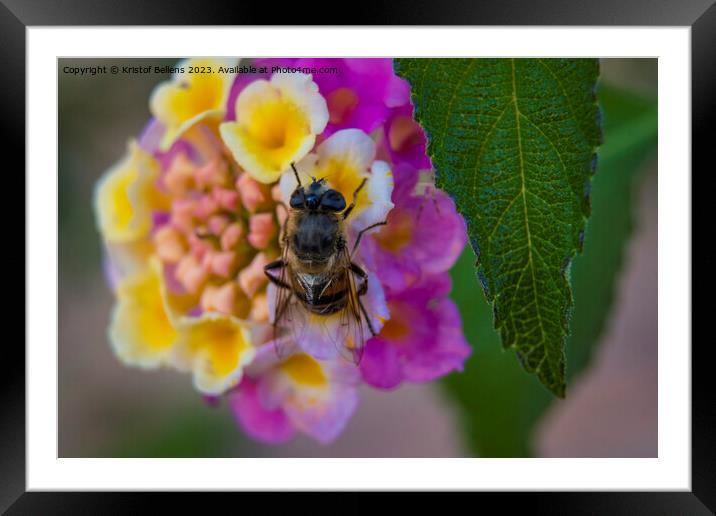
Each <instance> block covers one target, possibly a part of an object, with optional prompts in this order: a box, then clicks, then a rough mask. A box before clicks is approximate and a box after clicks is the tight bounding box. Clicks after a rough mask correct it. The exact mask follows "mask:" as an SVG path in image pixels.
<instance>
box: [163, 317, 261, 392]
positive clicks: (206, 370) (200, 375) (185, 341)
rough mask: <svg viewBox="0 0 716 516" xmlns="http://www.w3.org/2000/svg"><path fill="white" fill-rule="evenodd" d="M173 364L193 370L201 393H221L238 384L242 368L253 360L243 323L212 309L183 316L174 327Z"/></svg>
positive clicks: (249, 335) (245, 324) (196, 384)
mask: <svg viewBox="0 0 716 516" xmlns="http://www.w3.org/2000/svg"><path fill="white" fill-rule="evenodd" d="M178 332H179V335H178V338H177V344H176V352H175V354H174V356H173V360H174V364H175V365H176V366H177V367H178V368H179V369H181V370H191V371H193V373H194V386H195V387H196V389H197V390H198V391H199V392H201V393H203V394H222V393H223V392H225V391H226V390H227V389H229V388H231V387H233V386H235V385H237V384H238V382H239V380H241V375H242V373H243V368H244V366H245V365H247V364H248V363H250V362H251V360H253V358H254V355H255V354H256V351H255V349H254V347H253V345H252V340H251V332H250V330H249V327H248V325H247V323H245V322H243V321H241V320H239V319H236V318H235V317H230V316H226V315H223V314H218V313H215V312H209V313H204V314H203V315H202V316H201V317H197V318H190V317H186V318H183V319H182V321H181V323H180V325H179V327H178Z"/></svg>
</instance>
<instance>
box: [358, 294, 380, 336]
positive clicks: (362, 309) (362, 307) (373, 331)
mask: <svg viewBox="0 0 716 516" xmlns="http://www.w3.org/2000/svg"><path fill="white" fill-rule="evenodd" d="M358 306H360V311H361V312H363V317H365V322H366V324H368V330H369V331H370V334H371V335H373V337H375V336H376V335H378V333H377V332H376V331H375V328H373V323H372V322H371V320H370V317H368V312H367V311H366V309H365V306H363V301H361V300H360V298H358Z"/></svg>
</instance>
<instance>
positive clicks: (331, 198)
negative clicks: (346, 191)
mask: <svg viewBox="0 0 716 516" xmlns="http://www.w3.org/2000/svg"><path fill="white" fill-rule="evenodd" d="M321 207H323V208H325V209H326V210H330V211H343V210H344V209H345V208H346V200H345V199H344V198H343V195H342V194H341V192H339V191H338V190H328V191H327V192H326V193H324V194H323V197H322V198H321Z"/></svg>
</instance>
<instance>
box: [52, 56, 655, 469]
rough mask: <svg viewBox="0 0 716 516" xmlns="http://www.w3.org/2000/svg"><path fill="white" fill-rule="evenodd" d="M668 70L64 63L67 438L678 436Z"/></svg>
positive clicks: (61, 136)
mask: <svg viewBox="0 0 716 516" xmlns="http://www.w3.org/2000/svg"><path fill="white" fill-rule="evenodd" d="M658 72H659V60H658V59H656V58H616V57H607V58H598V57H594V58H585V57H579V58H554V57H545V58H539V57H523V58H510V57H495V58H482V57H480V58H449V57H444V58H443V57H441V58H427V57H395V58H388V57H386V58H377V57H370V58H368V57H367V58H358V57H347V58H305V57H226V56H222V57H211V56H177V57H175V58H165V57H162V58H136V57H133V58H119V57H107V58H97V57H92V58H78V57H59V58H58V59H57V92H58V97H57V117H58V128H57V139H58V140H57V141H58V155H57V159H58V172H57V173H58V177H57V184H58V227H57V232H58V240H57V242H58V251H57V252H58V272H57V274H58V287H57V288H58V299H57V303H58V329H57V331H58V342H57V358H58V363H57V375H58V400H57V404H58V415H57V416H58V443H57V447H58V448H57V451H58V457H59V458H164V457H183V458H202V457H211V458H220V457H281V458H288V457H304V458H310V457H342V458H354V457H367V458H398V457H414V458H423V457H446V458H447V457H451V458H452V457H469V458H511V457H519V458H533V457H534V458H545V457H576V458H597V457H598V458H602V457H604V458H657V457H659V438H658V436H659V428H658V425H657V422H658V412H659V389H658V388H659V378H658V374H657V373H658V365H659V364H658V360H657V358H658V329H659V321H658V313H659V311H658V297H659V296H658V289H659V284H658V283H659V282H658V262H659V259H658V258H659V257H658V238H657V235H658V229H659V226H658V204H657V199H658V188H657V185H658V177H657V166H658V161H657V142H658V123H657V121H658V111H657V102H658V92H659V88H658V87H659V84H658V81H657V77H658ZM50 230H52V228H48V231H50Z"/></svg>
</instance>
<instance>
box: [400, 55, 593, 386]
mask: <svg viewBox="0 0 716 516" xmlns="http://www.w3.org/2000/svg"><path fill="white" fill-rule="evenodd" d="M598 69H599V64H598V60H596V59H398V60H397V62H396V71H397V72H398V74H400V75H402V76H403V77H405V78H406V79H408V81H409V82H410V84H411V87H412V99H413V104H414V105H415V117H416V119H417V120H418V122H420V123H421V124H422V126H423V127H424V128H425V130H426V132H427V134H428V139H429V140H428V141H429V146H428V152H429V154H430V156H431V158H432V160H433V166H434V168H435V171H436V183H437V185H438V186H439V187H440V188H442V189H444V190H446V191H447V192H448V193H449V194H450V195H451V196H452V197H453V198H454V199H455V202H456V204H457V207H458V209H459V211H460V212H461V213H462V214H463V216H464V217H465V219H466V221H467V224H468V233H469V236H470V242H471V244H472V247H473V249H474V250H475V253H476V255H477V256H478V263H477V272H478V277H479V278H480V281H481V283H482V286H483V288H484V290H485V294H486V296H487V298H488V300H489V301H490V303H491V304H492V307H493V312H494V325H495V327H496V328H497V329H498V330H499V332H500V336H501V338H502V344H503V346H504V347H506V348H515V349H516V351H517V356H518V358H519V359H520V361H521V363H522V364H523V366H524V368H525V369H526V370H527V371H529V372H532V373H536V374H537V376H538V377H539V379H540V380H541V382H542V383H543V384H544V385H545V386H546V387H547V388H548V389H549V390H551V391H552V392H553V393H554V394H556V395H557V396H560V397H564V395H565V385H566V380H565V354H564V341H565V337H566V335H567V332H568V324H569V322H568V317H569V313H570V310H571V307H572V293H571V290H570V286H569V282H568V280H567V273H568V270H569V265H570V262H571V260H572V257H573V256H574V255H575V254H576V253H577V252H578V251H579V250H580V249H581V247H582V237H583V230H584V225H585V221H586V219H587V217H588V215H589V211H590V203H589V191H590V181H591V175H592V173H593V172H594V166H595V164H596V160H595V151H596V147H597V145H598V144H599V142H600V127H599V119H598V115H599V110H598V108H597V105H596V99H595V95H594V89H595V85H596V80H597V76H598Z"/></svg>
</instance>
